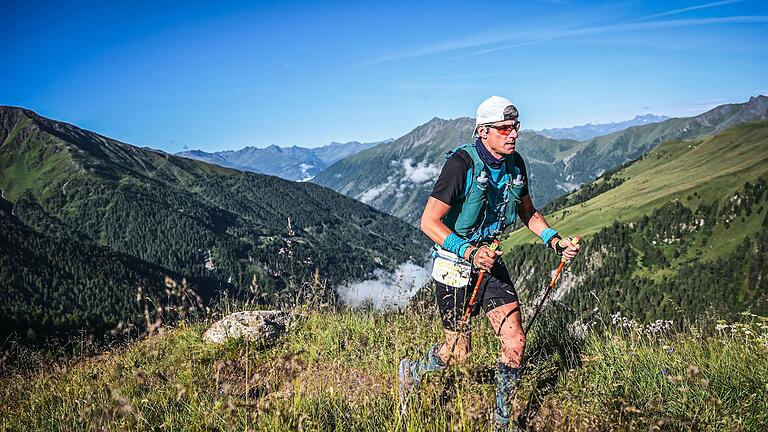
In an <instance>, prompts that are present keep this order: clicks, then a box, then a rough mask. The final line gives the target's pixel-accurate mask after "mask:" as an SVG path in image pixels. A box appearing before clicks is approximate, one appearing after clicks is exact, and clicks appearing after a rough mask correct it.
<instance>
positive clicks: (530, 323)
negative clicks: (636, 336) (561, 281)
mask: <svg viewBox="0 0 768 432" xmlns="http://www.w3.org/2000/svg"><path fill="white" fill-rule="evenodd" d="M580 241H581V237H579V236H575V237H573V245H574V246H575V245H577V244H579V242H580ZM570 262H571V260H568V259H565V257H563V259H561V260H560V265H559V266H557V270H555V275H554V276H553V277H552V281H550V282H549V286H548V287H547V290H546V291H544V297H542V298H541V301H540V302H539V304H538V306H536V311H535V312H533V316H532V317H531V320H530V321H528V325H527V326H526V327H525V332H524V333H523V334H528V330H530V329H531V327H532V326H533V322H534V321H536V317H537V316H538V315H539V312H541V308H542V307H543V306H544V302H545V301H546V300H547V297H548V296H549V292H550V291H552V287H554V286H555V282H557V278H558V277H560V272H562V271H563V267H565V265H566V264H569V263H570Z"/></svg>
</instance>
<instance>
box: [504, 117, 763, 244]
mask: <svg viewBox="0 0 768 432" xmlns="http://www.w3.org/2000/svg"><path fill="white" fill-rule="evenodd" d="M766 173H768V121H760V122H755V123H751V124H746V125H741V126H736V127H734V128H731V129H729V130H726V131H724V132H722V133H720V134H718V135H716V136H713V137H710V138H705V139H701V140H695V141H690V142H688V141H674V142H667V143H664V144H662V145H660V146H659V147H657V148H656V149H654V150H653V151H651V152H650V153H648V155H646V156H645V157H643V158H642V159H641V160H639V161H638V162H635V163H633V164H631V165H630V166H628V167H627V168H625V169H623V170H621V171H619V172H618V173H616V174H615V175H614V177H620V178H624V179H626V181H625V182H624V183H623V184H621V185H620V186H618V187H616V188H614V189H611V190H609V191H607V192H604V193H602V194H600V195H598V196H596V197H594V198H592V199H590V200H588V201H586V202H584V203H581V204H578V205H575V206H572V207H568V208H565V209H562V210H559V211H556V212H554V213H552V214H550V215H547V219H548V221H549V222H550V224H552V225H554V226H556V227H557V229H558V230H559V231H561V232H563V233H567V234H576V233H578V234H580V235H586V236H589V235H591V234H594V233H595V232H597V231H599V230H600V229H601V228H603V227H605V226H607V225H610V224H611V223H613V222H614V221H617V220H619V221H632V220H636V219H638V218H640V217H642V216H644V215H649V214H650V213H651V212H652V211H653V210H654V209H655V208H658V207H660V206H662V205H663V204H665V203H667V202H670V201H673V200H676V199H677V200H680V201H681V202H682V203H683V204H685V205H687V206H689V207H691V208H695V207H696V206H697V205H698V204H700V203H711V202H713V201H717V200H720V199H722V198H723V197H728V196H730V195H731V194H732V193H733V192H734V191H736V190H738V189H740V188H741V187H742V186H743V185H744V183H745V182H747V181H754V180H755V179H757V178H758V177H760V176H762V175H765V174H766ZM534 187H535V186H534ZM694 192H695V193H697V195H698V196H697V197H693V194H694ZM689 196H691V198H690V199H689V198H688V197H689ZM755 229H759V224H748V225H746V226H743V227H740V228H739V230H740V232H738V233H737V234H742V235H747V234H748V233H750V232H754V231H752V230H755ZM728 234H729V235H727V236H715V238H716V239H717V242H718V248H717V249H716V250H715V249H714V248H713V251H712V252H710V256H715V255H720V254H726V253H729V252H732V251H733V249H734V248H735V247H736V246H737V245H738V244H739V243H740V242H741V240H742V239H743V238H744V237H743V236H742V235H733V234H734V232H733V231H729V233H728ZM534 241H537V239H536V238H534V236H533V235H532V234H531V233H530V231H528V230H527V229H521V230H518V231H516V232H514V233H512V234H511V235H510V236H509V237H508V238H507V239H506V240H505V241H504V245H505V246H506V247H508V248H509V247H511V246H514V245H517V244H521V243H528V242H534Z"/></svg>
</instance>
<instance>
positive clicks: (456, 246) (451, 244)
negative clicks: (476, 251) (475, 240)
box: [443, 233, 469, 257]
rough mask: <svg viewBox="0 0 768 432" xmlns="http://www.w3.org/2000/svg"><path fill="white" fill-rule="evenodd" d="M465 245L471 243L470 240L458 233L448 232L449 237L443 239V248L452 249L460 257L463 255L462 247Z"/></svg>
mask: <svg viewBox="0 0 768 432" xmlns="http://www.w3.org/2000/svg"><path fill="white" fill-rule="evenodd" d="M464 245H469V242H468V241H467V240H464V239H463V238H461V237H459V236H457V235H456V233H450V234H448V237H446V238H445V240H444V241H443V249H445V250H447V251H450V252H452V253H454V254H456V255H458V256H459V257H461V255H460V254H461V247H462V246H464ZM464 250H467V248H466V247H465V248H464Z"/></svg>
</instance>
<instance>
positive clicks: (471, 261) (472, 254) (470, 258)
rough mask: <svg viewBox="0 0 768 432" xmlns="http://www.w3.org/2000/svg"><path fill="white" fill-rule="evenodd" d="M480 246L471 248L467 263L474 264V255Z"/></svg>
mask: <svg viewBox="0 0 768 432" xmlns="http://www.w3.org/2000/svg"><path fill="white" fill-rule="evenodd" d="M479 250H480V248H479V247H476V248H474V249H472V252H470V253H469V263H470V264H472V265H474V264H475V256H477V251H479Z"/></svg>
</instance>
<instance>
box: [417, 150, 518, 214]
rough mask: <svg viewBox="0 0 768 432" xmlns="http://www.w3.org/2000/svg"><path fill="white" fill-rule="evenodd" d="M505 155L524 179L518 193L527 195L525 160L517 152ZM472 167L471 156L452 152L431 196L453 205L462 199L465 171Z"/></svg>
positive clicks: (465, 178)
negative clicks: (512, 161) (510, 158)
mask: <svg viewBox="0 0 768 432" xmlns="http://www.w3.org/2000/svg"><path fill="white" fill-rule="evenodd" d="M507 157H514V162H515V165H517V167H518V168H519V169H520V174H522V176H523V179H525V186H523V190H522V191H521V193H520V197H524V196H527V195H528V172H527V170H526V169H525V162H524V161H523V157H522V156H520V154H519V153H517V152H514V153H512V154H511V155H509V156H507ZM470 168H472V156H470V155H469V153H467V152H466V151H464V150H460V151H457V152H456V153H454V154H452V155H451V156H450V157H449V158H448V160H447V161H445V165H443V170H442V171H440V176H439V177H438V178H437V181H436V182H435V187H434V188H433V189H432V193H431V194H430V196H431V197H433V198H436V199H438V200H440V201H442V202H444V203H445V204H448V205H450V206H453V205H454V204H455V203H456V202H457V201H458V200H459V199H463V196H464V188H465V187H466V184H467V171H469V169H470Z"/></svg>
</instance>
